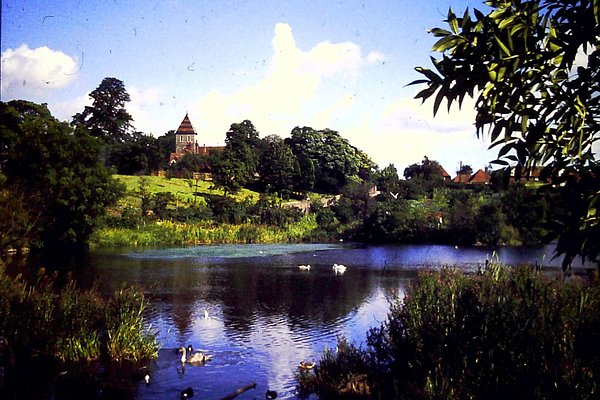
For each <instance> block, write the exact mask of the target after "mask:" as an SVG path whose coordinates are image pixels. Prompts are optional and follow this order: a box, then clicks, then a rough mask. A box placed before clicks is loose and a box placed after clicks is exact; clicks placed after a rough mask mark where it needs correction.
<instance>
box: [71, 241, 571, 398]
mask: <svg viewBox="0 0 600 400" xmlns="http://www.w3.org/2000/svg"><path fill="white" fill-rule="evenodd" d="M550 251H551V249H547V248H542V249H533V250H531V249H529V250H527V251H515V250H511V249H502V250H501V251H499V252H498V253H497V254H498V255H497V257H499V258H500V260H501V261H504V260H503V258H504V259H506V260H509V261H510V262H511V263H519V262H524V261H529V262H536V261H537V262H538V263H540V262H539V261H538V260H543V261H544V262H547V260H548V259H549V258H550V257H549V256H545V254H551V253H550ZM491 254H492V252H491V251H489V250H485V249H480V248H475V249H466V248H465V249H463V248H454V247H448V246H353V245H272V246H269V245H246V246H239V245H230V246H197V247H190V248H181V249H164V250H148V251H142V252H139V251H137V252H136V251H131V252H128V251H119V252H116V253H115V252H97V253H92V254H90V256H89V257H87V258H86V259H85V262H84V263H83V265H82V267H81V268H79V269H78V277H79V278H80V280H81V281H82V282H88V283H91V281H92V280H93V279H97V280H98V284H99V287H100V288H101V290H103V291H105V292H107V293H110V292H113V291H115V290H117V289H119V288H120V286H121V285H122V283H125V282H126V283H129V284H140V285H141V286H142V287H144V288H145V290H146V293H147V295H148V298H149V299H150V301H151V303H150V307H149V312H148V315H147V320H148V321H149V322H150V323H151V324H152V327H153V329H157V330H158V332H159V340H160V342H161V344H162V350H161V351H160V353H159V358H158V360H157V361H156V362H155V363H153V365H152V366H151V369H152V382H151V384H150V385H148V386H146V385H145V384H143V383H141V384H140V385H139V386H138V387H136V390H133V391H132V393H134V394H132V398H138V399H162V398H176V397H177V394H178V393H179V392H180V391H181V389H183V388H186V387H188V386H191V387H193V388H194V391H195V392H196V393H197V395H198V397H199V398H220V397H222V396H224V395H225V394H227V393H230V392H232V391H234V390H235V389H237V388H238V387H242V386H244V385H247V384H248V383H250V382H256V383H257V387H256V389H253V390H251V391H249V392H247V393H245V394H243V395H241V396H239V399H249V398H257V397H258V398H262V397H263V396H264V393H265V391H266V390H267V389H271V390H276V391H277V392H278V393H279V395H280V398H293V397H294V385H295V381H294V372H295V371H296V369H297V366H298V363H299V362H300V361H301V360H306V361H310V360H314V359H316V358H318V356H319V354H321V352H322V351H323V350H324V349H325V348H334V347H335V345H336V341H337V338H338V337H339V336H344V337H346V338H348V339H349V340H350V341H351V342H353V343H356V344H360V343H364V342H365V340H366V336H365V334H366V332H367V331H368V329H369V328H371V327H374V326H379V325H380V324H381V323H382V322H383V321H384V320H385V318H386V316H387V313H388V309H389V301H390V300H391V299H393V298H394V295H395V294H397V295H400V296H402V295H403V292H404V290H405V288H406V285H407V283H408V282H409V281H410V279H412V278H413V277H414V276H415V275H416V273H417V270H418V269H420V268H423V267H429V268H441V267H443V266H445V265H454V266H459V267H461V268H464V269H466V270H474V269H476V268H478V267H480V266H482V265H483V264H484V262H485V260H486V258H489V257H491ZM334 263H338V264H344V265H346V266H347V267H348V270H347V271H346V273H345V274H343V275H336V274H334V273H333V270H332V268H331V267H332V265H333V264H334ZM554 263H555V266H556V267H558V266H559V265H560V260H555V261H554ZM301 264H302V265H306V264H310V265H311V269H310V271H303V270H300V269H299V268H298V265H301ZM545 265H548V263H546V264H545ZM188 343H189V344H192V345H193V346H194V347H195V348H198V349H204V350H206V351H208V352H209V353H210V354H212V355H213V360H212V361H210V362H209V363H207V364H206V365H204V366H202V367H193V366H187V367H186V368H185V370H184V369H182V367H181V363H180V361H179V356H178V355H177V353H176V351H175V350H176V349H177V348H178V347H179V346H180V345H187V344H188Z"/></svg>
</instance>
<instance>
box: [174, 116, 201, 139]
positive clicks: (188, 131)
mask: <svg viewBox="0 0 600 400" xmlns="http://www.w3.org/2000/svg"><path fill="white" fill-rule="evenodd" d="M175 134H176V135H196V134H197V133H196V131H195V130H194V127H193V126H192V123H191V122H190V119H189V117H188V115H187V114H185V117H184V118H183V121H181V124H180V125H179V128H177V132H175Z"/></svg>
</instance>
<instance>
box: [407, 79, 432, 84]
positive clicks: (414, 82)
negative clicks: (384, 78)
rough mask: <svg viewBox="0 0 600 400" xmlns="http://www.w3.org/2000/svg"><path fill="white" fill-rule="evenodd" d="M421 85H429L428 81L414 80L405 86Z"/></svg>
mask: <svg viewBox="0 0 600 400" xmlns="http://www.w3.org/2000/svg"><path fill="white" fill-rule="evenodd" d="M422 83H429V80H428V79H416V80H414V81H412V82H411V83H409V84H407V85H406V86H412V85H420V84H422Z"/></svg>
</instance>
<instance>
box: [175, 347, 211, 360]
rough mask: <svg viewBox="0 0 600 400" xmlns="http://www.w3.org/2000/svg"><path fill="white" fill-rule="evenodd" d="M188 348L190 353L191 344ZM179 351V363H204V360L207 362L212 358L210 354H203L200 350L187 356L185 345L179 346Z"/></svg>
mask: <svg viewBox="0 0 600 400" xmlns="http://www.w3.org/2000/svg"><path fill="white" fill-rule="evenodd" d="M189 348H190V353H191V346H190V347H189ZM179 352H180V353H181V363H182V364H185V363H188V364H204V363H205V362H207V361H208V360H210V359H211V358H212V356H210V355H208V354H205V353H203V352H201V351H198V352H196V353H192V354H190V355H189V356H188V355H187V352H188V351H187V350H186V348H185V347H183V346H181V347H180V348H179Z"/></svg>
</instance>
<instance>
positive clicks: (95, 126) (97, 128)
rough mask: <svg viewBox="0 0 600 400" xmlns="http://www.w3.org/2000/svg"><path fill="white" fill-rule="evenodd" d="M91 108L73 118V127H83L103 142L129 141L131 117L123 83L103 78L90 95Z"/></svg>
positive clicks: (128, 98) (128, 99)
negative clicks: (126, 105) (126, 106)
mask: <svg viewBox="0 0 600 400" xmlns="http://www.w3.org/2000/svg"><path fill="white" fill-rule="evenodd" d="M90 97H91V98H92V99H93V103H92V105H91V106H86V107H85V109H84V110H83V111H82V112H81V113H78V114H76V115H75V116H73V123H74V124H75V125H83V126H85V127H86V128H87V129H88V130H89V132H90V134H91V135H92V136H95V137H98V138H102V139H103V140H104V141H105V142H124V141H127V140H130V139H131V121H132V120H133V119H132V118H131V115H130V114H129V113H128V112H127V110H126V109H125V103H127V102H129V101H130V100H131V98H130V97H129V93H127V91H126V90H125V84H124V83H123V81H121V80H119V79H117V78H104V79H103V80H102V82H101V83H100V85H99V86H98V87H97V88H96V89H95V90H94V91H92V92H91V93H90Z"/></svg>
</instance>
